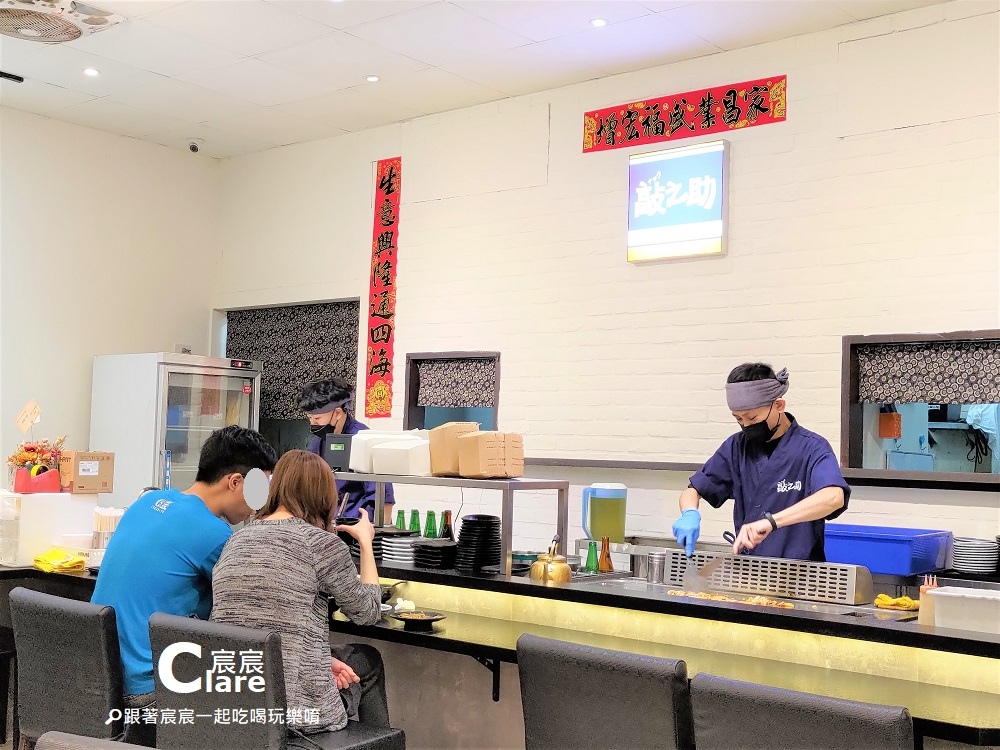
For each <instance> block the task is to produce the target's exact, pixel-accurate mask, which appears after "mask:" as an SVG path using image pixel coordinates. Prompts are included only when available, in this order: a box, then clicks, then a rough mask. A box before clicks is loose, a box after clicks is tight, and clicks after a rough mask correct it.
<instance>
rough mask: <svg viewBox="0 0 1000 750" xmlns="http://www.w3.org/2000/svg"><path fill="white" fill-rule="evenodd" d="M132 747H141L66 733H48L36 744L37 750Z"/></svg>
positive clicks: (107, 749)
mask: <svg viewBox="0 0 1000 750" xmlns="http://www.w3.org/2000/svg"><path fill="white" fill-rule="evenodd" d="M130 747H139V745H128V744H126V743H124V742H115V741H113V740H99V739H97V738H96V737H81V736H80V735H78V734H66V733H65V732H46V733H45V734H43V735H42V736H41V737H39V738H38V742H37V743H36V744H35V750H128V748H130Z"/></svg>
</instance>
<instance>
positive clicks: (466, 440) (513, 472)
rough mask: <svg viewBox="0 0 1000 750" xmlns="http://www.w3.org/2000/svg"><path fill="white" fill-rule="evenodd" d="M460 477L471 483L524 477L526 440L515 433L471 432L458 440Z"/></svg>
mask: <svg viewBox="0 0 1000 750" xmlns="http://www.w3.org/2000/svg"><path fill="white" fill-rule="evenodd" d="M458 462H459V473H460V475H461V476H463V477H468V478H470V479H497V478H500V479H505V478H510V477H520V476H523V475H524V440H523V438H522V437H521V436H520V435H517V434H515V433H503V432H471V433H467V434H465V435H461V436H459V438H458Z"/></svg>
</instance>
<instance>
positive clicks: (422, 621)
mask: <svg viewBox="0 0 1000 750" xmlns="http://www.w3.org/2000/svg"><path fill="white" fill-rule="evenodd" d="M414 615H417V617H414ZM389 617H391V618H392V619H394V620H399V621H400V622H401V623H403V629H404V630H422V631H424V632H427V631H429V630H433V629H434V623H436V622H440V621H441V620H443V619H445V615H442V614H441V613H440V612H429V611H426V610H421V609H418V610H416V611H414V612H393V613H392V614H390V615H389Z"/></svg>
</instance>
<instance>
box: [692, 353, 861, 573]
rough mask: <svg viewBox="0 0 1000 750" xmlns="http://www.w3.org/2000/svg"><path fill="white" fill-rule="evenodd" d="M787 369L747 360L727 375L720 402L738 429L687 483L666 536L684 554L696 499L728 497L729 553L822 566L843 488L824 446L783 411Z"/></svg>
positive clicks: (697, 521)
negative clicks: (733, 531)
mask: <svg viewBox="0 0 1000 750" xmlns="http://www.w3.org/2000/svg"><path fill="white" fill-rule="evenodd" d="M787 390H788V370H782V371H781V372H778V373H775V372H774V370H773V369H771V366H770V365H766V364H763V363H761V362H751V363H747V364H743V365H740V366H739V367H736V368H735V369H733V371H732V372H730V373H729V378H728V379H727V381H726V399H727V401H728V404H729V409H730V411H731V412H732V413H733V417H734V418H735V419H736V422H737V424H739V426H740V431H739V432H737V433H736V434H735V435H731V436H730V437H729V438H728V439H727V440H726V441H725V442H724V443H723V444H722V446H721V447H720V448H719V449H718V450H717V451H716V452H715V455H713V456H712V457H711V458H709V459H708V460H707V461H706V462H705V465H704V466H702V468H701V470H700V471H699V472H698V473H697V474H695V475H694V476H693V477H691V480H690V484H689V486H688V488H687V489H686V490H684V492H682V493H681V496H680V503H679V504H680V509H681V517H680V518H679V519H678V520H677V521H676V522H675V523H674V526H673V532H674V536H675V537H676V538H677V541H678V542H679V543H680V544H681V546H682V547H684V549H685V551H686V552H687V554H688V556H690V555H692V554H693V553H694V545H695V542H696V541H697V540H698V535H699V533H700V528H701V514H700V513H699V512H698V504H699V501H700V500H701V498H704V499H705V500H707V501H708V503H709V505H711V506H713V507H715V508H718V507H721V506H722V504H723V503H725V502H726V501H727V500H728V499H729V498H733V500H734V501H735V505H734V507H733V520H734V522H735V526H736V528H737V529H738V530H739V533H738V534H737V537H736V541H735V543H734V544H733V554H734V555H735V554H739V553H740V551H744V552H749V553H750V554H752V555H761V556H764V557H784V558H793V559H797V560H816V561H820V562H823V561H825V560H826V555H825V553H824V549H823V547H824V534H823V531H824V526H825V522H826V521H827V520H831V519H834V518H836V517H837V516H839V515H840V514H841V513H843V512H844V511H845V510H846V509H847V501H848V499H849V498H850V496H851V488H850V487H849V486H848V484H847V482H846V481H844V476H843V474H841V472H840V464H839V463H838V461H837V457H836V456H835V455H834V453H833V449H832V448H831V447H830V443H828V442H827V441H826V439H825V438H823V437H822V436H820V435H817V434H816V433H815V432H810V431H809V430H807V429H806V428H805V427H802V426H800V425H799V423H798V422H796V421H795V417H793V416H792V415H791V414H789V413H787V412H786V411H785V399H784V398H783V396H784V395H785V392H786V391H787Z"/></svg>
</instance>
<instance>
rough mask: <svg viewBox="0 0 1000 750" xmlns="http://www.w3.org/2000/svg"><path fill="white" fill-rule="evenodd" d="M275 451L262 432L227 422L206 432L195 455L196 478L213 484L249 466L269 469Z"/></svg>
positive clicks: (276, 457) (274, 461)
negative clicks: (208, 433) (216, 428)
mask: <svg viewBox="0 0 1000 750" xmlns="http://www.w3.org/2000/svg"><path fill="white" fill-rule="evenodd" d="M277 462H278V454H277V453H275V452H274V448H272V447H271V444H270V443H269V442H267V440H265V439H264V436H263V435H261V434H260V433H259V432H257V431H255V430H249V429H247V428H246V427H237V426H236V425H230V426H229V427H223V428H222V429H221V430H216V431H215V432H213V433H212V434H211V435H209V437H208V440H206V441H205V444H204V445H203V446H202V448H201V455H200V456H199V457H198V475H197V476H196V477H195V481H197V482H204V483H205V484H215V483H216V482H218V481H219V480H220V479H222V478H223V477H224V476H227V475H229V474H244V475H245V474H246V473H247V472H248V471H250V469H260V470H261V471H271V470H272V469H274V465H275V464H276V463H277Z"/></svg>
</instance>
